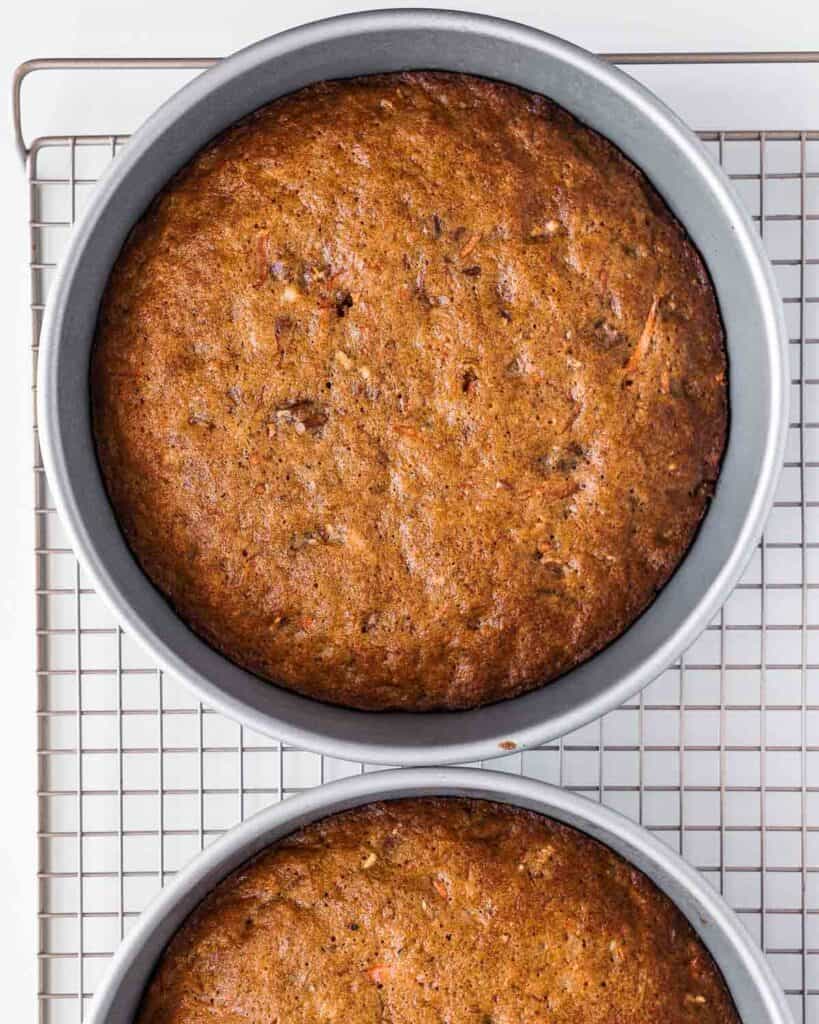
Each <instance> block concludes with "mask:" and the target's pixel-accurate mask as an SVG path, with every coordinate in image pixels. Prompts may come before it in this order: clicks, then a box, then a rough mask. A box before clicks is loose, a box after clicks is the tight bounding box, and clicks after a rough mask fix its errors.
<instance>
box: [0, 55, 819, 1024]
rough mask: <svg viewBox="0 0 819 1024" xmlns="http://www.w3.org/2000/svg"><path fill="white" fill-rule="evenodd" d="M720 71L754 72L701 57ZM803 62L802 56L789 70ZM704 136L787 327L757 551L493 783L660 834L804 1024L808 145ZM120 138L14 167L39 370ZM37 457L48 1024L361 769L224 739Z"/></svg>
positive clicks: (818, 388) (818, 898)
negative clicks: (720, 902) (196, 873)
mask: <svg viewBox="0 0 819 1024" xmlns="http://www.w3.org/2000/svg"><path fill="white" fill-rule="evenodd" d="M619 56H620V57H621V58H622V59H623V60H624V61H626V60H627V61H628V62H629V63H645V62H647V61H648V59H649V58H651V59H652V61H654V62H656V61H657V60H660V59H661V55H644V54H643V55H619ZM727 56H730V57H731V60H732V61H739V60H741V59H742V60H746V59H747V60H751V59H757V60H761V59H762V58H763V57H765V56H766V55H752V54H747V55H716V56H715V60H717V61H719V60H721V59H723V58H726V57H727ZM767 56H769V57H771V56H777V55H767ZM778 56H780V57H782V56H787V55H778ZM808 56H810V58H811V59H813V60H817V61H819V55H815V54H814V55H797V56H796V57H795V58H794V59H799V60H803V59H807V58H808ZM675 58H676V59H672V60H671V62H672V63H692V62H707V58H706V57H705V56H704V55H675ZM695 58H696V61H695ZM662 60H663V62H668V61H669V58H668V57H664V58H662ZM114 63H115V62H114ZM198 63H203V62H198ZM36 64H37V66H39V65H40V64H42V65H43V66H44V67H52V66H70V67H75V66H83V67H88V66H97V65H96V63H95V62H79V64H78V63H77V62H53V61H49V62H36ZM169 64H170V65H171V66H175V65H173V62H165V61H162V62H158V63H157V62H151V61H148V62H145V63H144V64H143V63H141V62H139V61H129V62H128V67H140V66H144V67H148V68H152V67H158V66H162V67H165V66H168V65H169ZM194 64H197V62H191V64H190V65H186V66H193V65H194ZM104 66H110V64H108V63H106V64H104ZM26 68H27V69H28V70H27V71H26V72H25V73H28V71H30V70H36V69H37V67H35V66H33V65H27V66H26ZM23 77H25V75H22V76H19V75H18V80H16V84H15V90H16V91H15V96H17V97H18V98H19V84H20V83H21V82H22V78H23ZM17 115H18V118H17V127H18V137H19V139H20V140H21V144H22V127H21V123H20V116H19V115H20V110H19V108H18V109H17ZM701 138H702V139H703V141H704V143H705V145H706V147H707V148H708V149H709V150H710V151H711V152H712V154H713V156H714V158H715V159H717V160H719V161H720V162H721V163H722V164H723V165H724V166H725V168H726V170H727V171H728V172H729V173H730V174H731V176H732V178H733V179H734V181H735V183H736V186H737V188H738V189H739V190H740V192H741V195H742V197H743V199H744V200H745V201H746V203H747V204H748V206H749V208H750V213H751V215H752V216H753V217H754V218H755V219H756V222H757V223H758V225H759V227H760V231H761V232H762V235H763V239H764V241H765V244H766V246H767V248H768V251H769V254H770V256H771V258H772V260H773V263H774V266H775V270H776V274H777V277H778V279H779V285H780V289H781V291H782V295H783V299H784V302H785V308H786V313H787V316H788V321H789V330H790V334H791V337H790V348H791V354H792V357H793V368H794V369H793V381H792V384H793V397H794V401H793V405H792V422H791V431H790V438H789V449H788V454H787V461H786V466H785V470H784V476H783V480H782V483H781V485H780V488H779V492H778V494H777V500H776V503H775V507H774V511H773V514H772V516H771V519H770V522H769V526H768V529H767V532H766V535H765V537H764V539H763V541H762V543H761V545H760V548H759V551H758V552H757V555H756V557H755V559H754V561H753V562H752V564H751V566H750V567H749V569H748V571H747V572H746V574H745V576H744V577H743V580H742V581H741V583H740V584H739V586H738V587H737V589H736V591H735V593H734V594H733V595H732V596H731V598H730V599H729V600H728V602H727V603H726V605H725V607H724V609H723V610H722V612H721V614H720V616H719V617H718V619H717V620H716V621H715V622H714V623H713V624H712V625H711V626H710V627H709V628H708V629H707V630H706V631H705V632H704V633H703V635H702V636H701V637H700V638H699V639H698V640H697V641H696V642H695V643H694V644H693V645H692V647H691V648H690V650H689V651H688V652H686V654H685V655H684V657H683V658H682V659H681V660H680V662H679V664H677V665H675V666H673V667H672V668H671V669H669V670H668V671H667V672H666V673H664V675H663V676H661V677H660V679H658V680H657V681H656V682H655V683H653V684H652V685H651V686H649V687H648V688H647V689H646V690H645V691H644V693H643V694H641V695H640V696H639V698H635V699H634V700H632V701H631V702H629V703H628V704H626V705H624V706H623V707H622V708H620V709H618V710H617V711H614V712H611V713H610V714H609V715H607V716H606V717H605V719H603V720H601V721H599V722H596V723H592V724H590V725H588V726H586V727H584V728H582V729H580V730H578V731H577V732H575V733H573V734H571V735H569V736H565V737H562V738H561V739H560V740H556V741H554V742H553V743H550V744H547V745H545V746H544V747H543V748H542V749H538V750H531V751H525V752H523V753H515V754H512V755H510V756H509V757H506V758H500V759H498V760H495V761H493V762H491V765H490V766H491V767H492V768H501V769H505V770H508V771H514V772H522V773H524V774H526V775H529V776H532V777H535V778H541V779H545V780H547V781H550V782H554V783H557V784H561V785H565V786H566V787H568V788H570V789H572V790H575V791H577V792H582V793H584V794H586V795H587V796H588V797H590V798H591V799H597V800H601V801H603V802H604V803H606V804H607V805H609V806H612V807H614V808H616V809H618V810H620V811H622V812H623V813H625V814H627V815H629V816H631V817H632V818H635V819H636V820H639V821H640V822H641V823H642V824H643V825H645V826H646V827H647V828H649V829H651V830H652V831H654V832H656V833H657V834H659V835H660V836H661V837H662V838H663V839H664V840H665V841H666V842H668V843H669V845H670V846H672V847H673V848H674V849H676V850H678V851H680V852H681V853H682V854H683V855H684V856H685V857H686V858H687V859H688V860H689V861H690V862H691V863H693V864H695V865H696V866H697V867H698V868H699V870H700V871H701V872H702V873H703V874H704V875H705V877H706V878H708V879H709V880H710V881H711V882H712V884H714V885H715V886H716V887H717V888H719V889H720V891H722V893H723V895H724V896H725V897H726V899H727V900H728V901H729V902H730V903H731V904H732V906H734V908H735V909H736V910H737V911H738V913H739V914H740V915H741V917H742V920H743V921H744V922H745V924H746V925H747V927H748V929H749V930H750V931H751V933H752V934H753V935H754V936H755V937H756V938H757V940H758V941H759V942H760V943H761V945H762V946H763V948H764V949H765V952H766V953H767V955H768V957H769V958H770V961H771V963H772V965H773V967H774V970H775V971H776V973H777V975H778V977H779V979H780V981H781V982H782V984H783V987H784V988H785V990H786V991H787V993H788V995H789V997H790V1002H791V1006H792V1009H793V1012H794V1016H795V1019H796V1020H797V1021H803V1022H805V1024H808V1022H810V1024H814V1022H815V1024H819V839H818V838H817V836H818V835H819V796H818V795H817V794H819V689H817V684H819V553H818V552H819V512H817V509H819V348H817V347H816V346H817V344H819V224H817V221H819V132H801V133H800V132H791V131H782V130H776V131H767V132H764V133H763V132H753V131H742V132H731V131H725V132H707V133H703V134H702V135H701ZM125 142H126V138H125V137H124V136H110V135H108V136H70V135H54V136H49V137H46V138H40V139H38V140H37V141H35V142H34V143H33V144H32V146H31V148H30V150H28V180H29V189H30V204H31V216H30V225H31V242H32V250H31V251H32V255H31V261H30V267H31V300H32V302H31V309H32V323H33V338H32V344H33V359H34V367H35V370H36V360H37V344H38V336H39V328H40V322H41V319H42V313H43V310H44V308H45V304H46V302H47V293H48V286H49V283H50V279H51V277H52V275H53V273H54V269H55V268H56V265H57V263H58V262H59V257H60V254H61V251H62V247H63V246H64V244H65V242H66V240H67V238H68V236H69V234H70V230H71V225H72V224H73V222H74V219H75V217H76V216H77V215H78V214H79V212H80V210H81V208H82V205H83V202H84V201H85V198H86V197H87V195H88V193H89V192H90V190H91V189H92V188H93V184H94V182H95V180H96V178H97V176H98V175H99V173H100V172H101V171H102V170H103V169H104V167H105V165H106V164H107V163H108V162H110V160H111V159H114V158H115V157H116V154H117V152H118V150H119V149H120V147H121V146H122V145H123V144H124V143H125ZM35 379H36V378H35ZM35 416H36V414H35ZM36 438H37V430H36V423H35V464H34V477H35V501H34V512H35V519H36V539H35V545H36V547H35V562H36V600H37V638H38V663H37V688H38V719H39V731H38V737H39V741H38V742H39V750H38V757H39V782H38V786H39V790H38V796H39V805H40V818H39V820H40V830H39V840H40V861H39V866H38V867H39V879H40V905H39V926H40V938H39V941H40V947H39V948H40V952H39V957H40V995H39V1002H40V1019H41V1021H43V1022H47V1024H57V1022H59V1024H62V1022H67V1021H71V1022H76V1021H79V1020H81V1019H82V1014H83V1011H84V1009H85V1008H86V1006H87V1000H88V998H89V997H90V996H91V994H92V993H93V990H94V987H95V985H96V982H97V979H98V978H99V976H100V974H101V972H102V971H103V970H104V968H105V964H106V962H107V959H108V958H109V957H110V955H111V953H112V952H113V951H114V949H115V948H116V946H117V944H118V943H119V941H120V940H121V938H122V936H123V935H124V934H125V933H126V932H127V930H128V928H129V926H130V924H131V923H132V921H133V920H134V919H135V917H136V916H137V915H138V913H139V911H140V910H141V908H142V907H143V906H144V905H145V904H146V902H147V901H148V900H149V899H150V898H151V897H152V896H153V895H154V893H155V892H156V891H157V890H158V889H159V888H160V887H161V886H162V885H163V884H164V882H165V881H166V880H167V879H168V878H170V877H171V876H172V875H173V874H174V873H175V872H176V871H177V870H178V869H179V868H180V867H182V865H183V864H184V863H185V862H186V861H187V860H189V859H190V857H192V856H193V855H195V853H196V852H198V850H199V849H200V848H201V847H202V846H203V845H207V843H209V842H210V841H212V839H213V838H214V837H215V836H217V835H219V834H220V833H221V832H222V831H224V830H225V829H226V828H229V827H230V826H231V825H232V824H234V823H235V822H236V821H237V820H239V819H240V818H242V817H244V816H245V815H249V814H252V813H254V812H255V811H257V810H259V809H260V808H261V807H263V806H266V805H267V804H270V803H273V802H275V801H278V800H282V799H284V798H286V797H287V796H290V795H291V794H293V793H296V792H300V791H302V790H304V789H306V788H309V787H311V786H314V785H319V784H321V783H323V782H324V781H331V780H332V779H335V778H339V777H342V776H344V775H349V774H355V773H358V772H361V771H364V770H367V768H368V766H365V765H359V764H353V763H350V762H343V761H339V760H337V759H334V758H322V757H320V756H319V755H316V754H312V753H309V752H307V751H304V750H299V749H296V748H291V747H287V746H284V745H282V744H281V743H280V742H278V741H276V740H271V739H269V738H267V737H263V736H260V735H257V734H255V733H253V732H252V731H251V730H250V729H240V728H239V727H238V726H237V725H236V724H235V723H233V722H230V721H229V720H227V719H225V718H223V717H222V716H221V715H218V714H216V713H215V712H213V711H211V710H210V709H208V708H206V707H202V706H201V705H200V704H199V703H198V702H197V701H196V700H195V699H193V698H192V697H191V695H190V694H188V693H187V691H186V690H185V689H184V687H183V686H181V685H180V684H179V683H177V681H176V680H174V679H171V678H169V677H165V676H163V674H162V673H161V672H159V671H158V670H157V668H156V666H154V665H153V664H152V663H151V661H150V659H149V658H148V656H147V655H146V654H145V653H144V652H143V651H142V650H141V649H140V648H138V647H137V646H136V645H135V644H134V643H133V641H132V640H131V638H130V637H129V636H128V635H127V634H126V633H125V632H123V630H122V629H121V628H120V626H119V624H118V623H117V622H116V621H114V620H113V619H112V618H111V616H110V614H109V613H108V612H107V610H106V608H105V606H104V605H103V604H102V603H101V602H100V601H99V599H98V597H97V595H96V594H95V593H94V590H93V588H92V586H91V585H90V583H89V581H88V580H87V578H86V577H85V575H84V573H83V571H82V569H81V568H80V566H79V565H78V564H77V562H76V561H75V559H74V556H73V553H72V552H71V550H70V547H69V545H68V543H67V541H66V540H65V538H64V535H63V533H62V530H61V526H60V523H59V520H58V517H57V515H56V513H55V509H54V507H53V503H52V500H51V498H50V495H49V492H48V485H47V481H46V480H45V476H44V474H43V469H42V462H41V459H40V453H39V449H38V447H37V440H36Z"/></svg>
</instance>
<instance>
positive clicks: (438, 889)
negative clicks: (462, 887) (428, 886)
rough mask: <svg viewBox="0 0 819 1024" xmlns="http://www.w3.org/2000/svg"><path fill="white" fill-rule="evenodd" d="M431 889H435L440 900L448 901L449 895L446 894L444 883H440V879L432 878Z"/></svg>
mask: <svg viewBox="0 0 819 1024" xmlns="http://www.w3.org/2000/svg"><path fill="white" fill-rule="evenodd" d="M432 887H433V888H434V889H435V891H436V892H437V893H438V895H439V896H440V897H441V899H443V900H448V899H449V893H448V892H447V888H446V886H445V885H444V883H443V882H442V881H441V879H440V878H433V880H432Z"/></svg>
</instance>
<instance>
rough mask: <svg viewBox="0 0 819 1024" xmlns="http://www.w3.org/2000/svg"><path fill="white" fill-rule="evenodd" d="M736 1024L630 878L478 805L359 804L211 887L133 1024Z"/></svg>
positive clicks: (666, 920)
mask: <svg viewBox="0 0 819 1024" xmlns="http://www.w3.org/2000/svg"><path fill="white" fill-rule="evenodd" d="M240 1021H241V1022H253V1024H256V1022H258V1024H262V1022H264V1024H274V1022H275V1024H319V1022H321V1024H360V1022H365V1021H366V1022H368V1024H369V1022H372V1021H384V1022H389V1024H441V1022H442V1021H445V1022H446V1024H544V1022H546V1021H548V1024H646V1022H649V1021H656V1022H658V1024H659V1022H662V1024H677V1022H689V1021H690V1022H696V1024H728V1022H731V1024H735V1022H738V1017H737V1014H736V1012H735V1010H734V1007H733V1003H732V1001H731V998H730V995H729V994H728V992H727V990H726V988H725V986H724V984H723V981H722V978H721V975H720V973H719V970H718V968H717V967H716V965H715V964H714V962H713V960H712V959H711V956H710V955H709V953H708V952H707V950H706V949H705V947H704V946H703V945H702V943H701V942H700V941H699V939H698V938H697V937H696V935H695V934H694V932H693V931H692V929H691V927H690V926H689V924H688V922H687V921H686V920H685V918H684V917H683V915H682V914H681V913H680V912H679V910H678V909H677V908H676V907H675V906H674V904H673V903H672V902H671V901H670V900H669V899H668V898H667V897H666V896H665V895H664V894H663V893H661V892H660V891H659V889H657V888H656V887H655V886H654V885H653V883H651V882H650V881H649V880H648V879H647V878H646V877H645V875H643V874H642V873H641V872H639V871H637V870H636V869H635V868H633V867H631V866H630V865H629V864H627V863H626V862H625V861H624V860H622V858H620V857H618V856H617V855H616V854H614V853H612V852H611V851H610V850H609V849H608V848H607V847H604V846H601V845H600V844H599V843H597V842H595V841H594V840H592V839H589V838H588V837H587V836H584V835H582V834H581V833H580V832H577V831H575V830H574V829H572V828H568V827H567V826H565V825H560V824H558V823H556V822H554V821H551V820H550V819H548V818H544V817H542V816H541V815H538V814H534V813H532V812H530V811H522V810H517V809H514V808H510V807H507V806H504V805H501V804H495V803H489V802H486V801H480V800H460V799H445V798H444V799H432V798H428V799H422V800H401V801H397V802H391V803H378V804H371V805H369V806H367V807H364V808H359V809H357V810H355V811H350V812H347V813H345V814H340V815H336V816H335V817H332V818H327V819H326V820H324V821H322V822H319V823H317V824H315V825H311V826H309V827H308V828H306V829H304V830H303V831H302V832H298V833H296V834H295V835H293V836H291V837H290V838H288V839H285V840H284V841H282V842H280V843H278V844H276V845H275V846H273V847H270V848H269V849H268V850H266V851H265V852H264V853H262V854H261V855H260V856H259V857H258V858H257V859H255V860H254V861H252V862H251V863H250V864H248V865H246V866H245V867H243V868H241V869H240V870H239V871H237V872H236V873H235V874H233V875H232V876H231V877H230V878H228V879H226V880H225V881H224V882H222V883H221V885H219V886H218V887H217V888H216V889H215V890H214V892H212V893H211V894H210V895H209V896H208V897H207V898H206V899H205V900H204V902H203V903H202V904H201V905H200V906H199V908H198V909H197V910H196V911H195V912H194V913H193V914H192V915H191V917H190V918H189V919H188V921H187V922H186V923H185V925H184V926H183V927H182V929H181V930H180V931H179V932H178V933H177V935H176V936H175V937H174V939H173V940H172V942H171V944H170V946H169V947H168V949H167V950H166V952H165V954H164V955H163V957H162V960H161V962H160V965H159V968H158V970H157V972H156V974H155V976H154V978H153V980H152V982H151V984H150V986H149V988H148V991H147V994H146V996H145V998H144V1000H143V1005H142V1009H141V1012H140V1014H139V1015H138V1018H137V1024H200V1022H201V1024H205V1022H207V1024H239V1022H240Z"/></svg>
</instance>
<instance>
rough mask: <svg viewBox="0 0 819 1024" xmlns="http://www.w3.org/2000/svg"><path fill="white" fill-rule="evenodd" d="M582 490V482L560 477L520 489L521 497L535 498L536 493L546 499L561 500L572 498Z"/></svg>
mask: <svg viewBox="0 0 819 1024" xmlns="http://www.w3.org/2000/svg"><path fill="white" fill-rule="evenodd" d="M579 490H580V484H578V483H577V482H576V481H574V480H564V479H562V478H560V477H558V478H555V479H553V480H544V481H543V483H540V484H537V485H536V486H535V487H528V488H526V490H523V491H518V494H519V495H520V497H521V498H533V497H534V496H535V495H537V497H539V498H543V499H545V500H546V501H561V500H562V499H563V498H571V497H572V495H573V494H577V492H578V491H579Z"/></svg>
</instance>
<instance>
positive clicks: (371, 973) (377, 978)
mask: <svg viewBox="0 0 819 1024" xmlns="http://www.w3.org/2000/svg"><path fill="white" fill-rule="evenodd" d="M392 972H393V968H392V966H391V965H390V964H373V965H372V967H368V968H367V970H366V971H364V973H365V974H366V975H367V977H368V978H369V979H370V981H373V982H375V984H376V985H383V984H384V982H385V981H387V979H388V978H389V977H390V975H391V974H392Z"/></svg>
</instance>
